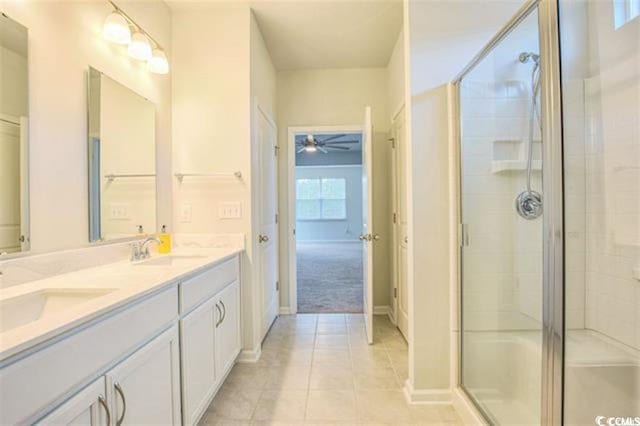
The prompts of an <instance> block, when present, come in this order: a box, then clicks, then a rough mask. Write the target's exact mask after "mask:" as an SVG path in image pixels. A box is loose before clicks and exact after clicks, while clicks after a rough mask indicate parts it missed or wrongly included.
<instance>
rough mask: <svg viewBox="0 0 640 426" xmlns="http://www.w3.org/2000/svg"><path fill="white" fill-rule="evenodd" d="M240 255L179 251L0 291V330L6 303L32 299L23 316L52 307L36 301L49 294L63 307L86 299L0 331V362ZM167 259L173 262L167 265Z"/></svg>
mask: <svg viewBox="0 0 640 426" xmlns="http://www.w3.org/2000/svg"><path fill="white" fill-rule="evenodd" d="M242 251H243V249H242V248H179V249H176V250H174V251H173V252H172V253H171V254H169V255H158V254H154V255H152V257H151V258H149V259H146V260H145V261H140V262H129V261H128V260H127V261H120V262H116V263H111V264H108V265H104V266H99V267H94V268H87V269H83V270H79V271H75V272H70V273H67V274H62V275H56V276H53V277H49V278H45V279H40V280H37V281H31V282H28V283H24V284H20V285H15V286H12V287H8V288H5V289H0V327H2V324H1V323H2V322H4V321H7V322H8V320H10V319H11V315H12V314H13V313H12V312H11V302H12V301H15V300H18V299H20V298H29V297H33V295H37V297H36V298H34V301H33V303H23V304H22V305H24V307H22V306H21V304H18V305H17V306H20V309H21V312H20V314H24V311H25V310H29V308H33V309H34V310H35V311H41V309H42V308H41V306H38V304H42V303H47V302H49V303H56V302H50V301H49V300H48V299H45V298H42V296H41V295H47V294H49V295H51V294H53V295H54V296H56V297H58V298H59V300H62V299H67V303H68V299H69V298H71V299H73V298H74V297H77V298H78V299H79V300H82V297H84V296H83V294H84V295H92V296H89V298H88V299H87V300H82V303H75V304H74V303H73V300H71V305H70V306H69V307H66V308H65V309H64V310H61V311H60V312H57V313H55V314H52V315H49V316H47V315H45V314H42V315H41V316H40V317H39V318H38V319H37V320H35V321H31V322H26V323H25V324H24V325H21V326H18V327H14V328H11V327H10V328H9V329H7V330H6V331H4V332H1V330H2V328H0V362H1V361H3V360H5V359H7V358H9V357H12V356H13V355H16V354H18V353H20V352H23V351H25V350H28V349H30V348H32V347H34V346H36V345H38V344H39V343H42V342H45V341H47V340H49V339H52V338H54V337H56V336H59V335H60V334H62V333H64V332H66V331H68V330H70V329H72V328H74V327H77V326H78V325H80V324H83V323H86V322H88V321H91V320H92V319H94V318H97V317H99V316H100V315H103V314H105V313H107V312H109V311H111V310H113V309H116V308H118V307H120V306H123V305H125V304H127V303H129V302H131V301H133V300H135V299H137V298H141V297H143V296H145V295H148V294H150V293H152V292H154V291H156V290H159V289H161V288H162V287H165V286H170V285H172V284H174V283H178V282H180V281H181V280H184V279H186V278H188V277H190V276H192V275H194V274H197V273H198V272H199V271H201V270H203V269H206V268H208V267H210V266H212V265H214V264H217V263H220V262H223V261H225V260H227V259H230V258H231V257H233V256H235V255H236V254H238V253H240V252H242ZM172 258H173V259H177V261H175V262H172V261H171V259H172ZM144 262H149V264H146V265H144V264H143V263H144ZM78 296H79V297H78ZM42 312H44V311H42Z"/></svg>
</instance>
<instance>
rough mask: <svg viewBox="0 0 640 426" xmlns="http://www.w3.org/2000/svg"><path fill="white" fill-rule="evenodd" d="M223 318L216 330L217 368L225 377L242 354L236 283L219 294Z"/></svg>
mask: <svg viewBox="0 0 640 426" xmlns="http://www.w3.org/2000/svg"><path fill="white" fill-rule="evenodd" d="M217 299H218V304H219V306H220V307H221V308H222V318H221V319H220V320H219V321H218V324H217V328H216V343H217V345H216V366H217V367H218V374H219V376H223V375H224V374H225V373H226V372H227V371H228V370H229V369H230V368H231V367H232V366H233V363H234V361H235V359H236V357H237V356H238V353H239V352H240V283H239V282H238V281H234V282H233V283H232V284H229V285H228V286H227V287H226V288H225V289H224V290H222V291H221V292H220V293H219V294H218V297H217Z"/></svg>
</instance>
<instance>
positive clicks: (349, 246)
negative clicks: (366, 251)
mask: <svg viewBox="0 0 640 426" xmlns="http://www.w3.org/2000/svg"><path fill="white" fill-rule="evenodd" d="M293 138H294V141H293V143H294V144H295V153H296V154H295V185H294V186H295V188H294V192H293V196H294V197H295V223H296V239H295V262H296V269H297V272H296V281H297V289H296V295H297V312H298V313H362V312H363V297H362V294H363V249H362V243H361V240H360V235H361V234H362V224H363V204H362V202H363V197H362V132H361V131H358V130H356V131H353V130H345V131H336V132H334V133H330V132H329V133H327V131H326V130H325V131H323V130H322V129H309V130H308V131H306V132H305V131H298V132H295V133H294V135H293Z"/></svg>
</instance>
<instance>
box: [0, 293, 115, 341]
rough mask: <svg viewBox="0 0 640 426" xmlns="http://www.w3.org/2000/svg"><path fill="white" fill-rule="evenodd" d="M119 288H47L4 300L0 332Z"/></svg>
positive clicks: (0, 312) (49, 315) (52, 314)
mask: <svg viewBox="0 0 640 426" xmlns="http://www.w3.org/2000/svg"><path fill="white" fill-rule="evenodd" d="M115 290H116V289H115V288H47V289H43V290H38V291H34V292H32V293H27V294H24V295H21V296H16V297H12V298H9V299H5V300H2V301H0V333H3V332H5V331H8V330H12V329H14V328H17V327H20V326H22V325H25V324H28V323H31V322H35V321H39V320H42V319H46V318H50V317H52V316H54V315H56V314H59V313H61V312H64V311H66V310H67V309H69V308H72V307H75V306H78V305H81V304H83V303H86V302H88V301H90V300H93V299H96V298H98V297H102V296H104V295H106V294H109V293H111V292H113V291H115Z"/></svg>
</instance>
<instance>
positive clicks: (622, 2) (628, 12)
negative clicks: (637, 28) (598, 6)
mask: <svg viewBox="0 0 640 426" xmlns="http://www.w3.org/2000/svg"><path fill="white" fill-rule="evenodd" d="M638 16H640V0H613V21H614V26H615V27H616V30H617V29H618V28H620V27H621V26H623V25H624V24H626V23H627V22H629V21H631V20H632V19H634V18H637V17H638Z"/></svg>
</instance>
